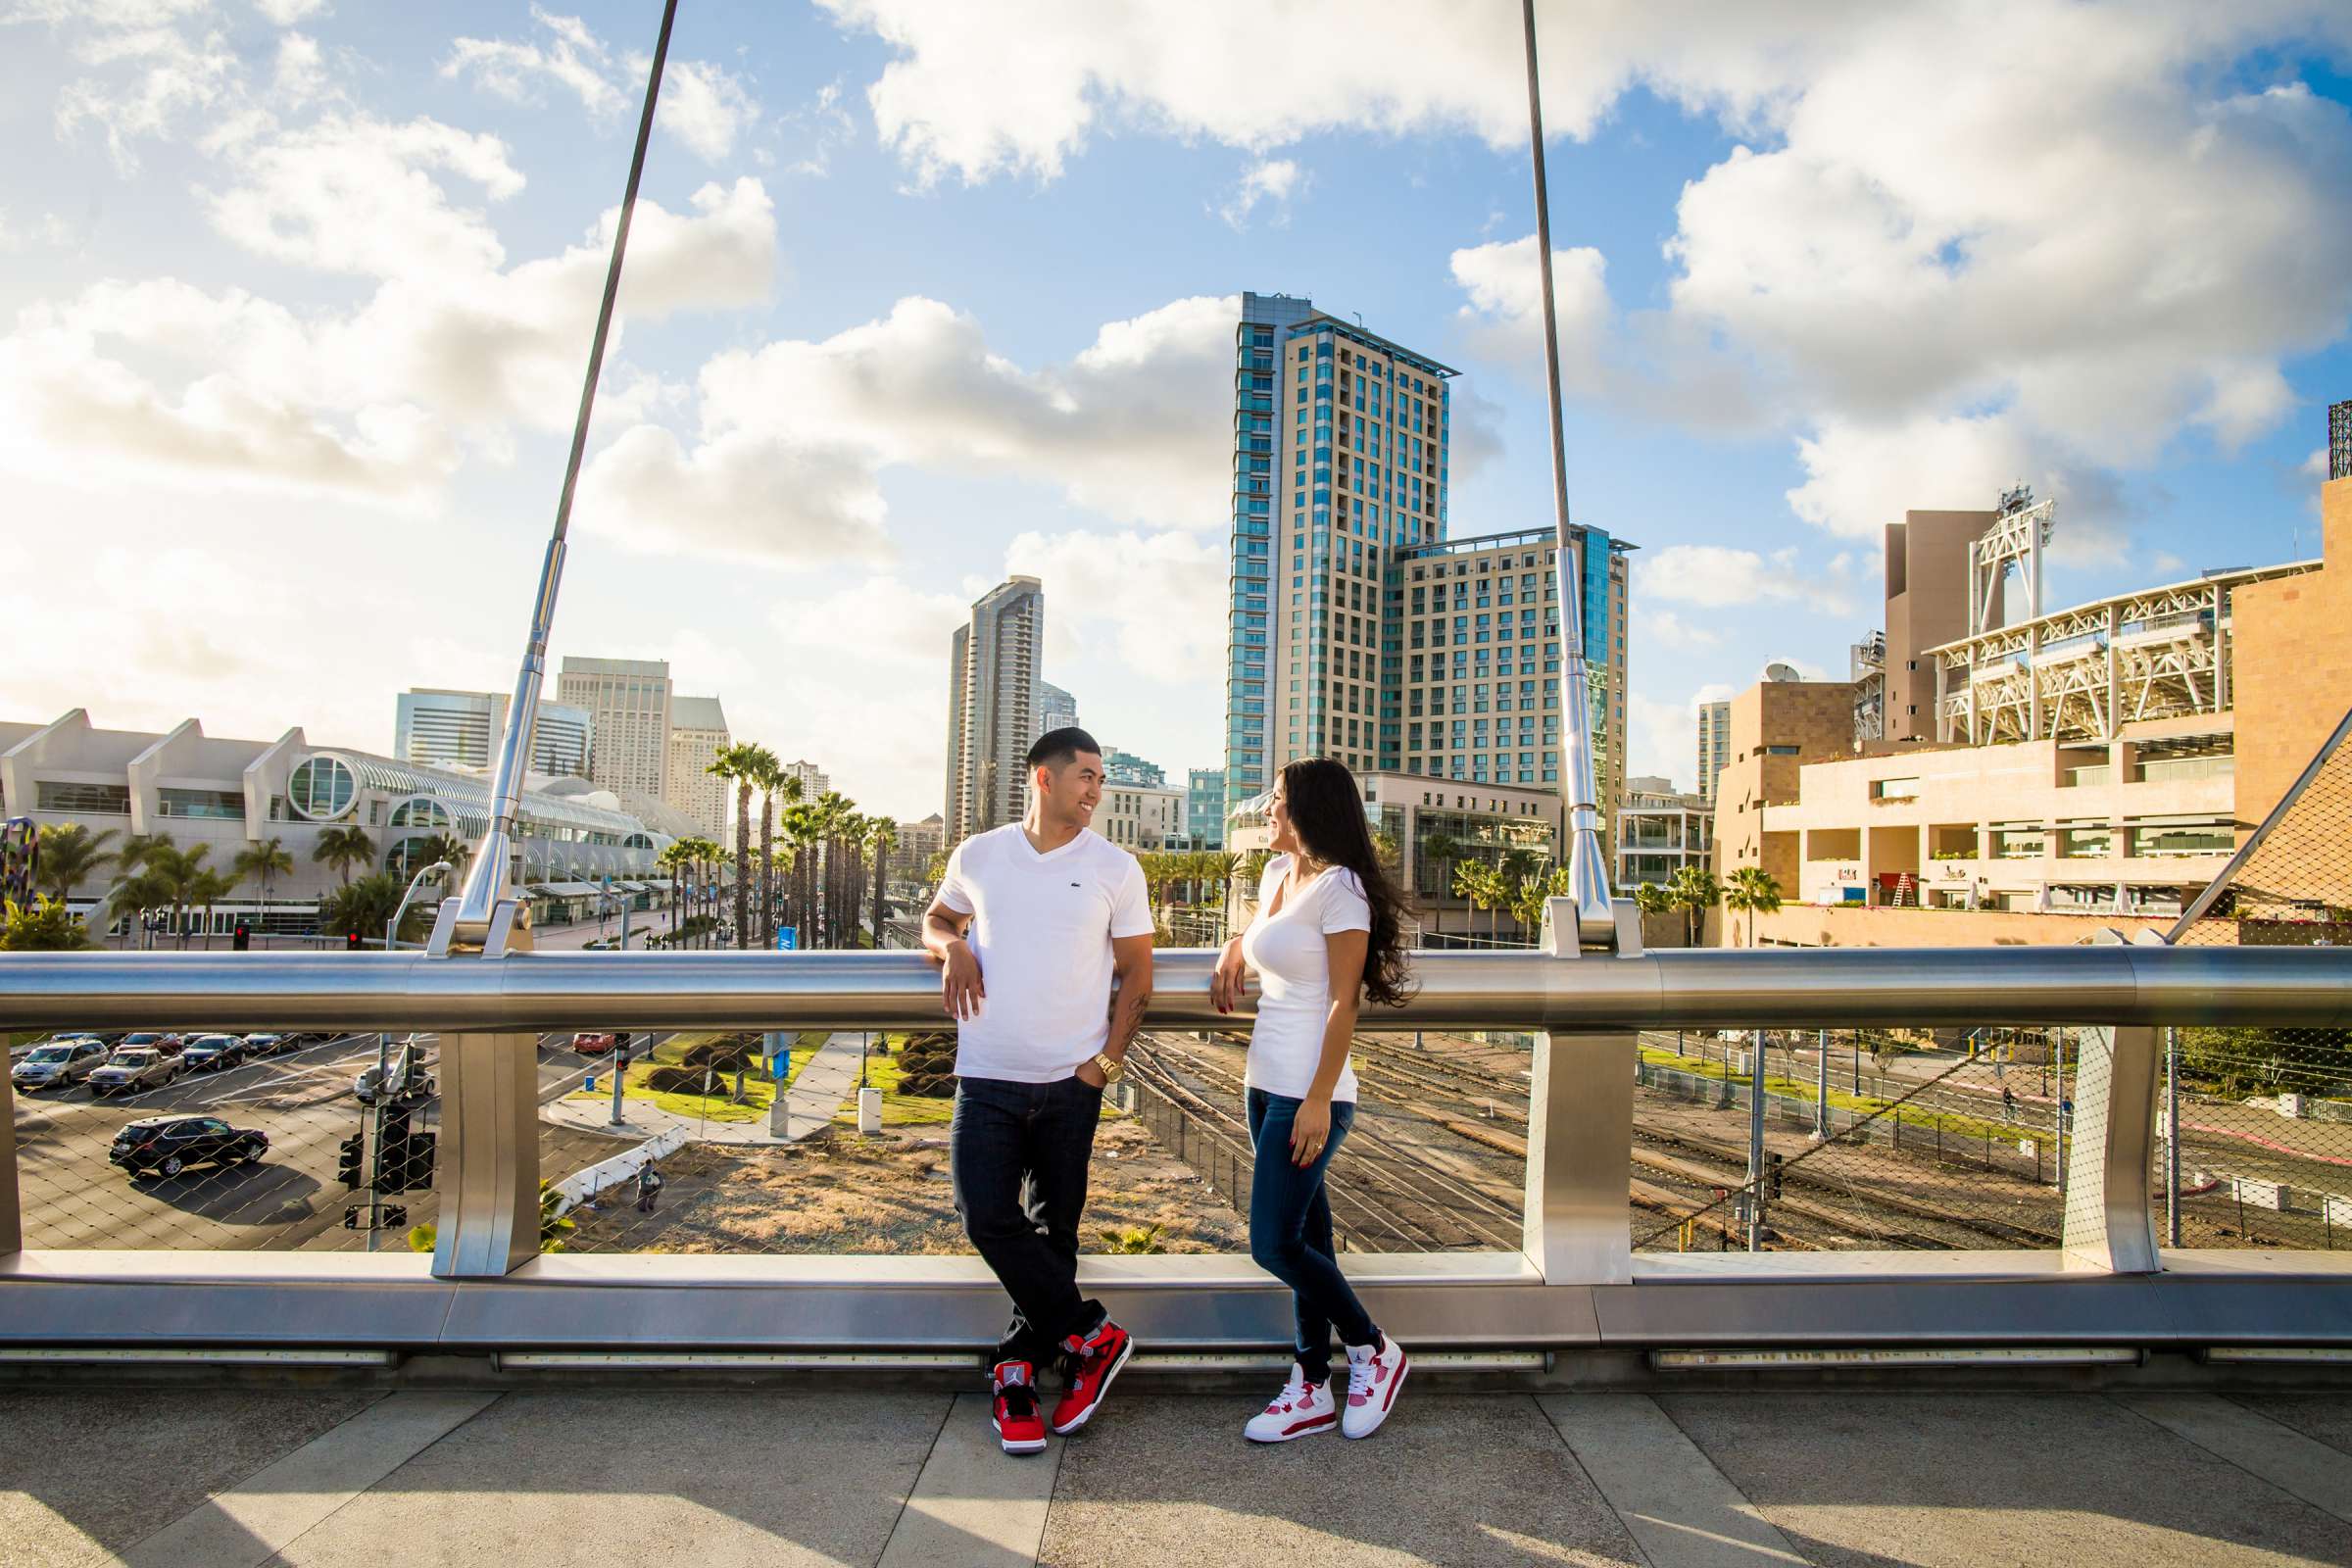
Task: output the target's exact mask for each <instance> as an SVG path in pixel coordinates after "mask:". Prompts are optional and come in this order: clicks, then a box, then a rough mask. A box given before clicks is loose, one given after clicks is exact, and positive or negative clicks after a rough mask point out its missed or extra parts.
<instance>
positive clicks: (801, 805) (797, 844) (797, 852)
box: [780, 778, 818, 948]
mask: <svg viewBox="0 0 2352 1568" xmlns="http://www.w3.org/2000/svg"><path fill="white" fill-rule="evenodd" d="M800 782H801V781H800V780H799V779H797V778H796V779H794V780H793V781H792V784H793V786H795V788H797V787H798V786H799V785H800ZM788 794H789V792H788ZM780 825H781V827H782V830H783V833H784V836H785V838H787V839H788V840H790V841H791V843H792V919H793V924H794V925H796V926H798V927H799V928H800V939H799V940H800V945H801V946H802V947H804V948H813V947H815V946H816V945H817V940H816V840H817V831H818V813H817V809H816V804H815V803H814V802H813V801H802V800H795V801H793V802H792V804H791V805H789V806H787V807H785V808H784V811H783V814H782V817H781V823H780Z"/></svg>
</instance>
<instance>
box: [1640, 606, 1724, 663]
mask: <svg viewBox="0 0 2352 1568" xmlns="http://www.w3.org/2000/svg"><path fill="white" fill-rule="evenodd" d="M1634 631H1635V634H1636V636H1637V637H1638V638H1641V639H1647V640H1654V641H1655V642H1656V643H1657V644H1658V645H1659V646H1660V647H1662V648H1667V649H1671V650H1673V651H1675V652H1678V653H1679V652H1685V651H1688V650H1691V649H1698V648H1713V647H1714V646H1716V645H1717V644H1718V643H1720V642H1722V641H1723V633H1722V632H1720V631H1718V630H1717V629H1715V628H1714V627H1712V626H1704V625H1700V624H1698V623H1697V622H1695V621H1690V620H1685V619H1684V618H1683V617H1682V616H1680V615H1678V614H1676V613H1674V612H1673V611H1671V610H1650V609H1642V610H1636V611H1635V612H1634ZM1644 651H1646V650H1644Z"/></svg>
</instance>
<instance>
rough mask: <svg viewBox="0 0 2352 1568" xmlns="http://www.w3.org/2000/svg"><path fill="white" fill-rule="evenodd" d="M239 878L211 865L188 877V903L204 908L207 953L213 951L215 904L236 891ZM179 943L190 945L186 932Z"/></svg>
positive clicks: (200, 868)
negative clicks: (217, 869)
mask: <svg viewBox="0 0 2352 1568" xmlns="http://www.w3.org/2000/svg"><path fill="white" fill-rule="evenodd" d="M239 880H240V878H237V877H234V876H229V875H226V874H224V873H222V872H220V871H216V870H214V869H213V868H212V867H211V866H209V865H207V866H199V867H198V868H197V871H196V874H195V875H194V876H192V877H190V878H189V879H188V903H189V904H190V905H191V906H195V907H201V908H202V909H203V910H204V951H205V952H207V953H210V952H212V951H213V906H214V905H216V904H219V903H220V902H221V900H222V899H225V898H227V897H228V896H229V895H230V894H231V893H234V892H235V891H236V890H237V883H238V881H239ZM179 945H180V946H181V947H183V948H184V947H186V946H187V945H188V939H187V935H186V933H185V932H182V933H181V935H180V939H179Z"/></svg>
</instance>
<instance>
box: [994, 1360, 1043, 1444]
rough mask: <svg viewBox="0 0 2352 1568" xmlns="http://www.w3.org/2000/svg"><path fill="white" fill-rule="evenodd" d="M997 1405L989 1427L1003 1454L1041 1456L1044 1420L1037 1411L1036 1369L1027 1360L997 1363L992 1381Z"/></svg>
mask: <svg viewBox="0 0 2352 1568" xmlns="http://www.w3.org/2000/svg"><path fill="white" fill-rule="evenodd" d="M993 1381H994V1383H995V1388H996V1405H995V1409H994V1410H993V1412H992V1413H991V1415H990V1417H989V1424H990V1425H991V1426H993V1427H995V1428H996V1429H997V1441H998V1442H1000V1443H1002V1444H1004V1445H1005V1452H1006V1453H1042V1452H1043V1451H1044V1450H1045V1446H1046V1418H1045V1417H1044V1416H1042V1415H1040V1414H1039V1413H1038V1409H1037V1368H1036V1367H1034V1366H1032V1365H1030V1364H1029V1363H1028V1362H1027V1361H999V1362H998V1363H997V1364H996V1368H995V1375H994V1379H993Z"/></svg>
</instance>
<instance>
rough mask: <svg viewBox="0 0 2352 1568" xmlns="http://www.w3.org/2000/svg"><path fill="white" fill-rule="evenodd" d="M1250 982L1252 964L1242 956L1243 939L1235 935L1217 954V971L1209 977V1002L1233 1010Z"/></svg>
mask: <svg viewBox="0 0 2352 1568" xmlns="http://www.w3.org/2000/svg"><path fill="white" fill-rule="evenodd" d="M1249 983H1250V966H1249V964H1248V963H1247V962H1246V961H1244V959H1243V957H1242V939H1241V938H1240V937H1235V938H1234V939H1233V940H1231V941H1230V942H1228V943H1226V944H1225V951H1224V952H1223V953H1221V954H1219V955H1218V956H1217V968H1216V972H1215V973H1214V974H1212V975H1210V976H1209V977H1208V1005H1210V1006H1212V1007H1214V1008H1216V1009H1217V1010H1218V1011H1219V1012H1231V1011H1232V1010H1233V1009H1234V1006H1235V1005H1237V1004H1238V1003H1240V1001H1241V1000H1242V993H1243V991H1244V989H1245V988H1246V987H1247V986H1248V985H1249Z"/></svg>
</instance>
